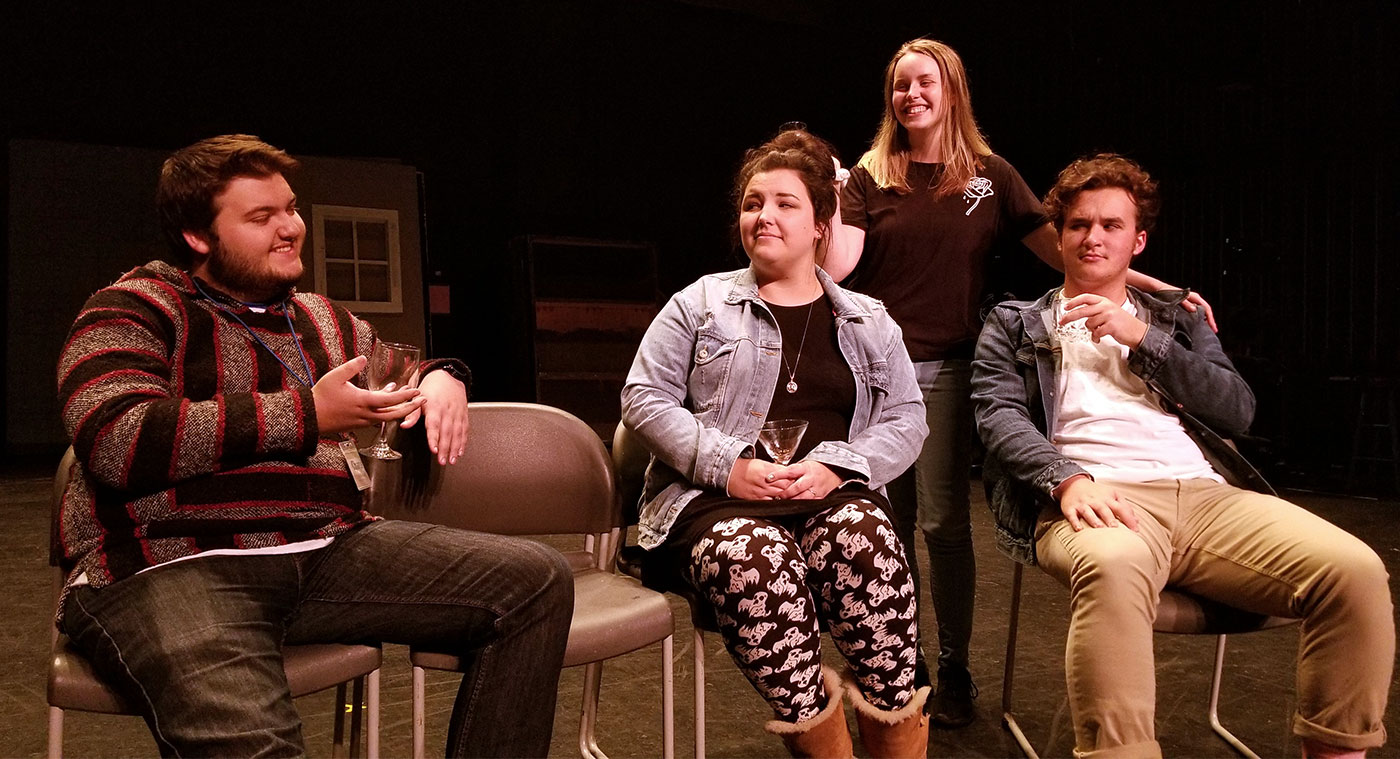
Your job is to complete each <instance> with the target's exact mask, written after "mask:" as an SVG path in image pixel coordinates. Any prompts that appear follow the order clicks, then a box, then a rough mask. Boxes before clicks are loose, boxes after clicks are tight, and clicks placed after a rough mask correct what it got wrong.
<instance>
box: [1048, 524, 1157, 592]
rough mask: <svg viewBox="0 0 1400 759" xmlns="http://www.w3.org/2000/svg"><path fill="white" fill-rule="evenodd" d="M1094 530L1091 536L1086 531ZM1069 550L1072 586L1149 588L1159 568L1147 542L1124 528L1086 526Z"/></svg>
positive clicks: (1075, 588) (1110, 589) (1079, 588)
mask: <svg viewBox="0 0 1400 759" xmlns="http://www.w3.org/2000/svg"><path fill="white" fill-rule="evenodd" d="M1090 530H1092V531H1094V534H1092V535H1084V533H1085V532H1088V531H1090ZM1076 536H1079V537H1080V539H1079V540H1078V541H1077V542H1076V546H1075V548H1074V549H1073V550H1071V551H1070V552H1069V556H1070V566H1069V580H1070V589H1071V590H1072V591H1074V592H1080V591H1084V590H1088V589H1090V588H1095V589H1101V590H1103V591H1107V592H1110V593H1113V592H1117V591H1120V590H1131V589H1138V588H1143V589H1145V588H1147V587H1149V586H1150V584H1151V580H1152V576H1153V573H1154V572H1155V571H1156V560H1155V559H1154V558H1153V556H1152V551H1151V550H1150V549H1149V548H1148V547H1147V544H1146V543H1144V542H1143V541H1142V540H1141V539H1139V538H1138V537H1137V536H1136V535H1135V534H1134V533H1132V532H1131V531H1129V530H1128V529H1127V528H1125V527H1098V528H1085V529H1084V530H1082V531H1081V532H1080V533H1076Z"/></svg>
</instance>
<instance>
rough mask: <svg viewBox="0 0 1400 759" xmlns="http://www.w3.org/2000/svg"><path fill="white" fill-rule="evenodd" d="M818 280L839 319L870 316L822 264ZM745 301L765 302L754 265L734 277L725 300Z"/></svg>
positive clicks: (847, 319) (818, 269)
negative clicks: (760, 294)
mask: <svg viewBox="0 0 1400 759" xmlns="http://www.w3.org/2000/svg"><path fill="white" fill-rule="evenodd" d="M817 281H818V282H820V283H821V286H822V291H823V292H825V293H826V297H827V298H828V299H829V300H830V301H831V309H832V313H834V314H835V315H836V319H837V320H838V321H852V320H856V319H869V318H870V309H868V308H865V307H864V306H863V305H861V304H860V303H857V302H856V301H855V300H853V299H851V297H850V296H849V295H848V294H847V293H846V291H845V290H842V289H841V288H840V287H839V286H838V285H837V284H836V283H835V282H834V281H832V279H831V275H829V274H827V273H826V272H825V271H823V270H822V268H821V267H820V266H818V267H817ZM744 301H750V302H753V303H762V302H763V298H762V297H760V296H759V294H758V278H757V277H756V276H755V274H754V270H753V267H752V266H750V267H749V268H747V269H744V270H743V271H741V272H739V275H738V276H736V277H735V278H734V283H733V285H732V286H731V287H730V288H729V294H728V295H726V296H725V298H724V302H725V303H727V304H729V305H731V306H732V305H736V304H739V303H742V302H744ZM804 305H805V304H804Z"/></svg>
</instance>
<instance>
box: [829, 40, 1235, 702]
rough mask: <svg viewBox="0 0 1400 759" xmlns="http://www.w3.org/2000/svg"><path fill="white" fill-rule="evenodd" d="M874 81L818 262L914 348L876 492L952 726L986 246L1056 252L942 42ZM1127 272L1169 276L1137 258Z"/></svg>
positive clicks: (966, 590) (966, 591)
mask: <svg viewBox="0 0 1400 759" xmlns="http://www.w3.org/2000/svg"><path fill="white" fill-rule="evenodd" d="M884 90H885V110H884V118H883V119H882V120H881V123H880V129H879V131H878V132H877V133H876V135H875V139H874V141H873V142H872V143H871V146H870V150H868V151H866V153H865V155H864V156H862V157H861V159H860V162H859V163H858V164H857V165H856V167H855V168H854V169H853V170H852V171H851V176H850V179H849V180H848V181H847V182H846V184H845V187H844V188H843V190H842V193H841V207H840V210H839V212H838V213H839V217H840V218H839V223H833V227H834V228H835V229H836V233H835V234H834V235H833V240H832V245H831V248H830V250H829V252H828V253H827V256H826V259H825V261H824V263H823V268H824V269H825V270H826V272H827V273H828V274H830V275H831V277H832V279H835V280H836V281H838V282H839V281H842V280H845V279H847V277H848V276H849V280H848V281H847V282H845V284H846V285H847V286H849V287H850V288H851V289H854V290H856V291H859V292H863V293H866V294H868V295H872V296H874V297H876V298H878V299H880V300H882V301H884V303H885V304H886V306H888V308H889V310H890V314H891V315H893V316H894V318H895V320H896V321H897V322H899V325H900V327H901V328H902V329H903V330H904V340H905V345H906V346H907V347H908V349H909V355H910V358H912V359H913V361H914V367H915V374H916V376H917V378H918V383H919V387H920V389H921V391H922V392H923V397H924V403H925V406H926V408H927V414H928V417H927V419H928V426H929V435H928V438H927V439H926V440H925V441H924V445H923V449H922V451H920V454H919V458H918V460H917V461H916V462H915V464H914V466H913V467H911V468H910V469H909V471H907V472H905V473H904V474H903V475H902V476H901V477H899V478H898V479H896V480H895V481H894V482H891V483H890V485H889V497H890V504H891V506H892V508H893V510H894V513H895V521H896V524H897V525H898V526H899V529H900V535H901V537H902V538H903V540H904V546H905V550H906V551H908V562H909V565H910V567H911V568H912V569H913V570H914V576H915V579H916V581H917V578H918V564H917V563H916V561H915V559H914V557H915V553H914V527H915V525H917V526H918V528H919V529H920V530H921V531H922V532H923V535H924V540H925V541H926V543H927V545H928V552H929V563H930V568H929V574H930V577H929V586H930V591H931V594H932V599H933V608H934V613H935V615H936V616H937V618H938V641H939V652H938V690H937V691H936V696H935V698H934V699H933V700H932V702H931V703H932V707H931V709H932V719H933V723H934V724H935V725H938V726H940V727H962V726H964V725H967V724H968V723H970V722H971V721H972V719H973V717H974V714H975V712H974V708H973V704H972V699H973V698H975V697H976V695H977V689H976V686H974V685H973V683H972V678H971V675H970V674H969V672H968V647H969V643H970V641H971V638H972V609H973V601H974V595H975V593H974V592H975V588H976V561H975V559H974V554H973V548H972V528H971V522H970V517H969V513H968V471H969V469H970V467H971V458H970V454H971V450H972V443H973V424H972V405H971V400H970V398H971V389H970V381H971V376H972V375H971V359H972V350H973V346H974V344H975V343H976V340H977V335H978V333H979V332H980V330H981V320H980V318H979V316H978V307H979V304H980V301H981V298H982V294H983V290H984V285H985V282H984V277H985V273H986V261H987V256H988V253H989V252H990V251H991V250H992V248H993V247H994V246H995V245H997V244H998V243H1000V242H1002V241H1006V240H1020V241H1021V242H1022V243H1024V244H1025V246H1026V247H1027V248H1030V250H1031V251H1032V252H1033V253H1035V255H1036V256H1037V257H1038V258H1040V259H1041V260H1042V261H1044V262H1046V263H1047V264H1048V265H1050V266H1052V267H1054V268H1056V269H1060V268H1061V264H1060V256H1059V249H1058V244H1057V242H1056V236H1055V232H1054V230H1053V229H1052V228H1051V227H1050V225H1049V224H1048V223H1046V220H1045V214H1044V210H1043V209H1042V208H1041V204H1040V201H1039V200H1037V199H1036V196H1035V193H1033V192H1031V190H1030V188H1029V187H1027V186H1026V182H1025V180H1023V179H1022V178H1021V175H1020V174H1019V173H1017V171H1016V169H1015V168H1013V167H1012V166H1011V164H1009V163H1007V162H1006V161H1005V160H1004V159H1003V158H1001V157H1000V156H998V155H996V154H995V153H993V152H992V149H991V147H990V146H988V144H987V140H986V138H984V137H983V136H982V133H981V131H980V130H979V129H978V128H977V121H976V119H975V118H973V114H972V101H971V99H970V97H969V94H968V84H967V74H966V72H965V71H964V69H963V64H962V59H961V58H959V57H958V54H957V52H956V51H954V50H953V49H952V48H951V47H949V46H947V45H945V44H943V43H942V42H938V41H935V40H928V39H917V40H913V41H911V42H907V43H905V44H904V45H903V46H901V47H900V48H899V50H897V51H896V52H895V54H894V56H893V57H892V58H891V59H890V62H889V65H888V66H887V67H886V68H885V78H884ZM1129 284H1132V285H1134V286H1135V287H1138V288H1139V289H1142V290H1146V291H1156V290H1163V289H1170V287H1169V286H1168V285H1166V284H1164V283H1162V282H1160V281H1159V280H1156V279H1153V278H1152V277H1148V276H1146V275H1143V274H1140V273H1137V272H1134V273H1132V275H1131V277H1130V279H1129ZM1183 305H1184V307H1186V308H1188V309H1190V310H1195V308H1196V307H1198V306H1199V307H1202V308H1205V310H1206V314H1207V319H1208V320H1209V321H1210V323H1211V326H1212V327H1214V320H1213V319H1211V317H1210V307H1209V305H1208V304H1206V302H1205V301H1204V300H1202V299H1201V298H1200V296H1198V295H1194V294H1193V295H1192V296H1191V297H1190V299H1189V300H1188V301H1186V302H1185V303H1184V304H1183Z"/></svg>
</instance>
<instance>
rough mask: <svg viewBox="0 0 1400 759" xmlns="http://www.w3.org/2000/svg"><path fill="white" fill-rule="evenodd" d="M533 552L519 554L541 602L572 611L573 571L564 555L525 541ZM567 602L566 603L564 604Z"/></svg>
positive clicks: (547, 547) (541, 545) (544, 546)
mask: <svg viewBox="0 0 1400 759" xmlns="http://www.w3.org/2000/svg"><path fill="white" fill-rule="evenodd" d="M527 543H528V544H529V545H530V546H531V548H532V549H533V550H531V551H527V552H523V553H522V554H521V559H522V561H523V562H524V563H525V564H527V566H528V571H529V572H530V573H531V574H532V575H533V576H534V584H535V587H537V588H539V596H540V598H541V600H542V602H544V603H546V604H549V605H551V606H564V607H566V608H570V609H572V606H573V597H574V571H573V567H571V566H569V560H568V559H567V558H565V556H564V554H562V553H560V552H558V551H556V550H554V549H553V548H550V547H549V546H546V545H543V544H540V543H536V542H534V541H527ZM565 602H567V603H565Z"/></svg>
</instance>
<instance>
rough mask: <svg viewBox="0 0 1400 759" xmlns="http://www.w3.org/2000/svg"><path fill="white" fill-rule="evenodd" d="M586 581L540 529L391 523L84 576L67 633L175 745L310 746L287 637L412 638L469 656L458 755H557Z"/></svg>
mask: <svg viewBox="0 0 1400 759" xmlns="http://www.w3.org/2000/svg"><path fill="white" fill-rule="evenodd" d="M572 614H573V578H572V574H571V572H570V570H569V567H568V564H567V562H566V561H565V560H564V558H563V557H562V556H561V555H560V554H559V553H558V552H557V551H554V550H553V549H551V548H549V547H547V546H543V545H540V544H538V543H533V542H530V541H525V540H519V539H514V538H506V537H500V536H496V535H485V534H481V533H473V532H465V531H461V530H453V529H450V528H446V527H438V526H434V525H426V524H417V523H413V522H401V521H382V522H374V523H372V524H369V525H366V526H365V527H362V528H360V529H358V530H355V531H354V532H351V533H349V534H346V535H342V536H340V537H338V538H336V540H335V542H334V543H332V544H331V545H330V546H328V547H326V548H322V549H319V550H315V551H310V552H305V553H295V554H285V555H272V556H268V555H258V556H209V557H203V558H198V559H192V560H188V561H182V562H177V563H174V564H168V565H165V566H160V567H157V568H155V569H152V570H150V571H147V572H144V573H142V574H139V575H136V576H134V577H131V578H128V579H126V580H123V581H121V582H118V583H115V584H113V585H110V586H107V587H105V588H101V589H94V588H91V587H84V588H78V589H76V590H75V592H74V593H73V595H72V597H71V598H70V599H69V601H68V604H67V607H66V613H65V618H64V628H65V629H64V631H65V632H66V633H67V634H68V635H69V636H70V637H71V638H72V639H73V641H74V643H75V644H76V645H77V646H78V647H79V648H80V649H81V650H82V651H84V652H85V653H87V655H88V656H90V657H91V658H92V661H93V664H94V666H96V667H97V669H98V671H99V672H101V673H102V675H103V676H104V677H106V678H108V679H109V680H110V681H111V682H113V683H114V684H117V685H118V686H119V687H123V688H124V689H125V692H127V693H129V694H130V695H131V697H132V701H133V703H135V704H138V705H139V706H140V707H141V709H142V711H143V712H144V716H145V718H146V722H147V724H148V725H149V726H150V729H151V733H152V735H153V736H154V737H155V739H156V743H157V745H158V746H159V748H160V751H161V753H162V754H163V755H166V756H244V757H251V756H298V755H302V754H304V753H305V750H304V748H303V746H302V738H301V721H300V720H299V719H298V717H297V714H296V710H295V709H294V708H293V706H292V700H291V694H290V693H289V691H288V689H287V682H286V676H285V674H284V673H283V670H282V656H281V646H282V644H283V643H293V644H295V643H379V642H388V643H401V644H407V645H413V646H418V647H421V648H427V649H432V650H437V651H442V652H452V653H456V654H458V655H460V656H461V657H462V659H463V666H464V670H465V671H464V674H463V677H462V685H461V688H460V690H458V692H457V701H456V704H455V705H454V707H453V711H452V719H451V723H450V725H449V729H448V738H447V754H448V755H449V756H544V755H545V754H546V753H547V752H548V750H549V738H550V732H551V728H552V726H553V721H554V699H555V691H556V689H557V686H558V678H559V665H560V663H561V662H562V660H563V656H564V644H565V642H566V641H567V639H568V633H569V621H570V619H571V617H572Z"/></svg>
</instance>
